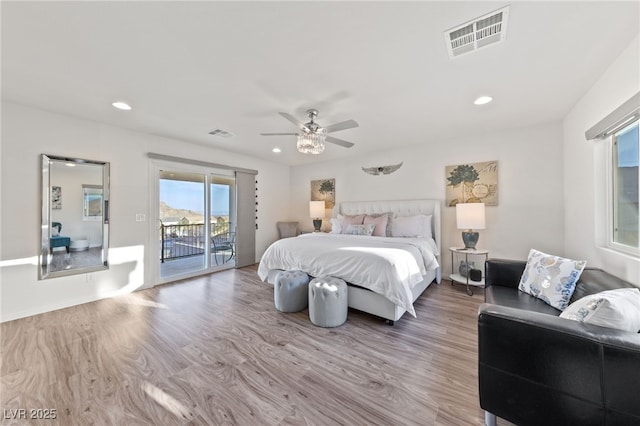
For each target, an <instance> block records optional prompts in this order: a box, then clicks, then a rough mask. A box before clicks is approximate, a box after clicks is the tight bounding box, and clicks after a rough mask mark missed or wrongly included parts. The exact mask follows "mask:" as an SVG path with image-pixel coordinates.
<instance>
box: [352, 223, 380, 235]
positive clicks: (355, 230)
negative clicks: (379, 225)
mask: <svg viewBox="0 0 640 426" xmlns="http://www.w3.org/2000/svg"><path fill="white" fill-rule="evenodd" d="M375 227H376V226H375V225H374V224H373V223H369V224H367V225H349V226H347V231H346V232H345V234H350V235H367V236H371V235H372V234H373V230H374V228H375Z"/></svg>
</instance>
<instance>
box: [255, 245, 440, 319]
mask: <svg viewBox="0 0 640 426" xmlns="http://www.w3.org/2000/svg"><path fill="white" fill-rule="evenodd" d="M436 252H437V248H436V245H435V242H434V241H433V240H432V239H424V238H393V237H367V236H361V235H342V234H324V233H313V234H304V235H300V236H299V237H295V238H284V239H282V240H278V241H276V242H275V243H273V244H272V245H271V246H269V248H268V249H267V250H266V251H265V252H264V255H263V256H262V259H261V260H260V265H259V267H258V275H259V276H260V279H261V280H262V281H265V280H266V279H267V276H268V274H269V271H270V270H272V269H282V270H301V271H305V272H306V273H308V274H309V275H311V276H312V277H320V276H323V275H330V276H333V277H338V278H341V279H343V280H345V281H346V282H348V283H351V284H355V285H358V286H361V287H364V288H367V289H369V290H372V291H374V292H376V293H378V294H381V295H383V296H385V297H386V298H387V299H389V300H390V301H392V302H393V303H395V304H396V305H398V306H401V307H402V308H403V309H405V310H406V311H407V312H409V313H410V314H411V315H413V316H414V317H415V315H416V314H415V310H414V309H413V298H412V295H411V289H412V288H413V287H414V286H415V285H416V284H418V283H419V282H420V281H422V279H423V275H425V274H426V271H429V270H435V269H437V268H438V266H439V264H438V261H437V259H436V256H435V253H436Z"/></svg>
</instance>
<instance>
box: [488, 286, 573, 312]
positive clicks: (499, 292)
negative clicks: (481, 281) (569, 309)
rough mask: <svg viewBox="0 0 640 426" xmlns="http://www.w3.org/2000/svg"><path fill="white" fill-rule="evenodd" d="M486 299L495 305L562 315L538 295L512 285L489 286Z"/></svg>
mask: <svg viewBox="0 0 640 426" xmlns="http://www.w3.org/2000/svg"><path fill="white" fill-rule="evenodd" d="M484 300H485V302H486V303H493V304H494V305H500V306H506V307H509V308H517V309H525V310H527V311H533V312H540V313H542V314H549V315H553V316H556V317H557V316H558V315H560V312H561V311H560V310H558V309H556V308H554V307H553V306H551V305H549V304H547V303H546V302H544V301H542V300H540V299H538V298H536V297H533V296H531V295H529V294H527V293H524V292H522V291H517V290H515V289H513V288H510V287H502V286H490V287H487V288H485V290H484Z"/></svg>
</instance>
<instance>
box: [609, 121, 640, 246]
mask: <svg viewBox="0 0 640 426" xmlns="http://www.w3.org/2000/svg"><path fill="white" fill-rule="evenodd" d="M612 142H613V143H612V159H613V164H612V168H611V170H612V183H613V187H612V188H611V189H612V191H611V193H612V197H611V216H610V217H611V219H612V223H611V224H610V226H611V231H612V232H611V234H610V235H611V238H610V244H611V245H612V247H614V248H617V249H620V250H621V251H626V252H630V253H634V254H640V250H639V248H640V246H639V243H638V237H639V235H640V230H639V229H638V228H639V227H638V223H639V219H638V187H639V186H640V185H639V183H640V179H639V177H638V147H639V146H640V141H639V138H638V121H637V120H636V121H635V122H633V123H632V124H631V125H629V126H627V127H625V128H623V129H622V130H619V131H617V132H615V133H614V134H613V137H612Z"/></svg>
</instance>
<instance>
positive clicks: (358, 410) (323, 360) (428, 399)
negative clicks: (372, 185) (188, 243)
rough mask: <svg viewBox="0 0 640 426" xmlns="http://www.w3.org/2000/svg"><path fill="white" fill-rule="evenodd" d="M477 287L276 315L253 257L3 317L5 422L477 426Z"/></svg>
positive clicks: (1, 404)
mask: <svg viewBox="0 0 640 426" xmlns="http://www.w3.org/2000/svg"><path fill="white" fill-rule="evenodd" d="M474 290H475V294H474V295H473V296H471V297H469V296H467V294H466V292H465V288H464V286H462V285H455V286H452V285H450V283H449V282H448V281H443V283H442V284H441V285H439V286H438V285H436V284H432V285H431V286H430V287H429V288H428V289H427V290H426V292H425V293H424V294H423V295H422V296H421V297H420V298H419V299H418V300H417V301H416V303H415V307H416V311H417V314H418V318H413V317H411V316H407V315H405V317H403V318H402V319H401V320H399V321H397V322H396V325H395V326H389V325H387V324H386V323H385V321H383V320H381V319H379V318H376V317H373V316H371V315H368V314H364V313H361V312H358V311H354V310H350V311H349V316H348V320H347V322H346V323H345V324H344V325H342V326H340V327H337V328H320V327H315V326H314V325H313V324H311V322H310V321H309V317H308V311H306V310H305V311H302V312H299V313H294V314H284V313H280V312H278V311H276V310H275V308H274V306H273V288H272V287H271V286H270V285H267V284H264V283H262V282H261V281H260V280H259V279H258V277H257V275H256V266H251V267H247V268H242V269H233V270H227V271H222V272H218V273H214V274H211V275H207V276H202V277H198V278H193V279H189V280H184V281H180V282H176V283H172V284H167V285H163V286H157V287H155V288H152V289H149V290H144V291H139V292H136V293H132V294H129V295H126V296H121V297H116V298H111V299H107V300H101V301H97V302H93V303H87V304H84V305H80V306H76V307H72V308H68V309H62V310H58V311H54V312H50V313H46V314H42V315H37V316H33V317H29V318H25V319H20V320H16V321H11V322H7V323H4V324H1V325H0V331H1V333H2V334H1V350H2V353H1V356H2V358H1V362H2V365H1V368H0V375H1V389H0V408H1V409H2V411H0V415H2V416H3V417H4V418H3V419H2V424H28V422H31V424H38V425H48V424H60V425H89V424H95V425H116V424H117V425H182V424H193V425H323V426H324V425H334V424H335V425H337V424H345V425H455V426H459V425H482V424H483V419H484V414H483V411H482V410H481V409H480V407H479V404H478V392H477V387H478V386H477V352H476V345H477V332H476V315H477V310H478V305H479V304H480V303H481V302H482V300H483V290H482V289H474ZM16 409H26V410H27V412H26V413H27V417H28V416H29V410H30V409H55V410H56V413H57V418H56V419H55V420H48V421H47V420H28V421H25V420H12V419H11V417H12V414H11V413H13V412H14V411H11V410H16ZM499 424H501V425H503V424H506V423H500V422H499Z"/></svg>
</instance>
